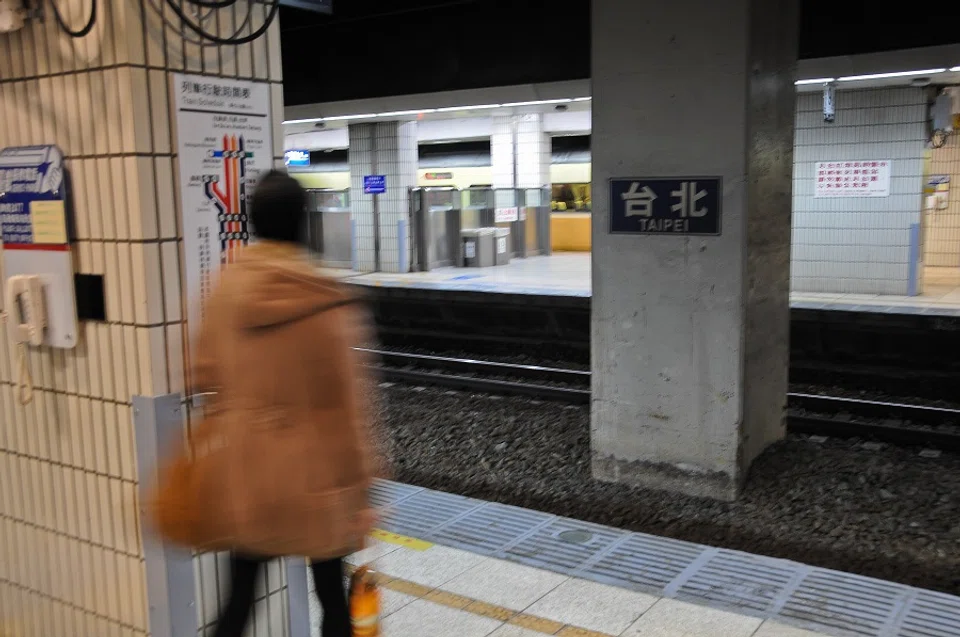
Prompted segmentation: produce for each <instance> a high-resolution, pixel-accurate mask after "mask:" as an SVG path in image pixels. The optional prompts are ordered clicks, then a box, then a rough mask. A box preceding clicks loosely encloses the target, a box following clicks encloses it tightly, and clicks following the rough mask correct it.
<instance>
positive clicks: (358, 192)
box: [350, 122, 417, 272]
mask: <svg viewBox="0 0 960 637" xmlns="http://www.w3.org/2000/svg"><path fill="white" fill-rule="evenodd" d="M367 175H383V176H384V177H385V178H386V192H385V193H384V194H381V195H369V194H365V193H364V192H363V181H364V177H365V176H367ZM416 185H417V123H416V122H377V123H373V124H353V125H351V126H350V216H351V223H352V226H353V251H354V269H356V270H358V271H360V272H374V271H377V270H379V271H382V272H409V271H410V255H411V247H410V235H411V232H410V220H409V216H410V189H411V188H413V187H415V186H416ZM378 253H379V254H378Z"/></svg>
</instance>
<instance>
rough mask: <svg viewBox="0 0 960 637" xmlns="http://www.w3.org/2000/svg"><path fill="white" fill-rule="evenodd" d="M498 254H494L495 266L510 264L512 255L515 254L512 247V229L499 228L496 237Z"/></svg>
mask: <svg viewBox="0 0 960 637" xmlns="http://www.w3.org/2000/svg"><path fill="white" fill-rule="evenodd" d="M494 238H495V242H494V246H495V248H496V253H495V254H494V258H493V263H494V265H507V264H508V263H510V254H511V253H512V252H513V250H512V249H511V245H510V228H497V229H496V234H495V235H494Z"/></svg>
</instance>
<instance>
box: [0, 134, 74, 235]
mask: <svg viewBox="0 0 960 637" xmlns="http://www.w3.org/2000/svg"><path fill="white" fill-rule="evenodd" d="M66 202H67V180H66V174H65V172H64V166H63V153H61V152H60V149H59V148H57V147H56V146H21V147H16V148H5V149H3V150H2V151H0V233H2V236H3V243H4V247H5V248H7V249H31V248H33V249H44V247H46V249H51V248H54V247H65V246H66V244H67V242H68V240H69V238H68V236H67V234H68V230H69V224H68V222H67V212H68V211H67V207H66Z"/></svg>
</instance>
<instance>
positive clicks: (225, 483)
mask: <svg viewBox="0 0 960 637" xmlns="http://www.w3.org/2000/svg"><path fill="white" fill-rule="evenodd" d="M354 301H355V299H353V298H352V297H351V296H349V295H348V294H347V293H345V291H344V290H343V289H342V288H341V286H340V285H338V284H337V283H336V282H335V281H333V280H331V279H328V278H325V277H323V276H320V275H319V274H318V273H317V272H316V270H315V269H314V268H313V267H312V266H311V265H310V263H309V261H307V260H306V259H305V258H304V257H303V256H302V255H301V253H300V251H299V250H298V249H296V248H295V247H294V246H286V245H281V244H273V243H267V242H264V243H261V244H257V245H255V246H252V247H250V248H248V249H247V250H245V251H244V253H243V254H242V256H241V257H240V259H239V260H238V262H237V263H236V264H235V265H233V266H230V267H228V268H227V269H226V270H225V272H224V273H223V276H222V277H221V280H220V285H219V287H218V288H217V289H216V291H215V292H214V293H213V295H212V296H211V298H210V299H209V301H208V303H207V305H206V311H205V316H204V317H203V320H202V329H201V332H200V335H199V343H198V347H197V350H196V352H197V355H196V360H195V364H194V369H193V377H192V384H193V386H194V390H195V391H212V392H216V398H215V399H214V403H213V405H212V406H211V407H212V413H214V414H216V415H215V416H211V418H210V419H209V422H210V423H211V424H212V425H213V427H215V428H218V429H219V430H220V432H219V434H218V438H219V440H220V441H221V442H222V444H223V446H222V450H221V451H220V452H219V453H216V454H212V455H215V456H217V460H216V461H215V462H212V463H210V466H211V467H218V468H216V470H215V471H214V470H211V471H209V472H208V473H209V475H207V476H206V477H205V478H203V479H201V480H200V483H201V485H202V486H201V487H199V488H200V489H201V493H202V494H203V498H204V501H205V502H206V503H207V504H208V506H209V508H208V509H207V510H208V514H209V517H208V519H207V522H208V523H209V525H210V533H211V534H212V536H213V538H214V539H213V540H212V541H211V544H210V546H211V547H213V548H219V549H223V548H230V549H234V550H238V551H241V552H246V553H252V554H256V555H264V556H276V555H303V556H307V557H311V558H316V559H324V558H330V557H339V556H343V555H346V554H348V553H350V552H352V551H354V550H356V549H357V548H358V547H359V546H360V545H361V543H362V540H363V536H364V535H365V534H366V533H367V532H368V531H369V530H370V528H371V525H372V522H373V513H372V510H371V507H370V503H369V499H368V492H369V489H370V486H371V481H372V478H373V473H374V464H375V463H374V457H373V445H372V442H371V439H370V437H369V431H368V429H367V422H366V419H365V415H364V409H363V405H362V398H361V396H360V392H361V387H360V371H359V368H358V367H359V365H358V363H359V358H358V356H357V355H356V354H355V352H354V351H353V350H352V346H353V345H356V344H358V343H357V340H358V339H359V338H360V336H359V332H358V331H357V329H358V328H362V326H361V325H360V322H359V321H360V319H361V316H360V314H359V312H358V309H359V308H358V307H357V305H356V303H355V302H354ZM214 446H215V447H217V448H220V447H219V445H214Z"/></svg>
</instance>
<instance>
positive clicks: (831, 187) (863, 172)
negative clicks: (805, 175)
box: [813, 159, 891, 199]
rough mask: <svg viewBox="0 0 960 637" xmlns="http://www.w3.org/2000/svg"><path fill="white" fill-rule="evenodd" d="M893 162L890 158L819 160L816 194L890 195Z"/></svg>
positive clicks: (848, 195)
mask: <svg viewBox="0 0 960 637" xmlns="http://www.w3.org/2000/svg"><path fill="white" fill-rule="evenodd" d="M890 164H891V162H890V160H889V159H861V160H852V161H846V160H844V161H821V162H817V175H816V182H815V184H814V190H813V196H814V198H817V199H822V198H827V197H889V196H890Z"/></svg>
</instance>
